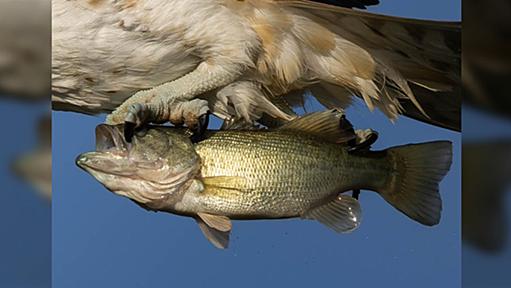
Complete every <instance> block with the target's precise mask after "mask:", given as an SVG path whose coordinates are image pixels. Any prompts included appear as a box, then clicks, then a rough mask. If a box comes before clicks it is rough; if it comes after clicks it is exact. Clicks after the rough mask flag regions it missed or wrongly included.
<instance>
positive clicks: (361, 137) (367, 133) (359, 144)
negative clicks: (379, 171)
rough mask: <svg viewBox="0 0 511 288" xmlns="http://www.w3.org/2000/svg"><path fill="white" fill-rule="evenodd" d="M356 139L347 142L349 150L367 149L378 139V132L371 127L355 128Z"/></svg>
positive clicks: (359, 150) (351, 151)
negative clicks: (364, 128)
mask: <svg viewBox="0 0 511 288" xmlns="http://www.w3.org/2000/svg"><path fill="white" fill-rule="evenodd" d="M355 134H356V135H357V137H356V139H353V142H352V143H349V145H350V147H349V152H350V153H357V152H363V151H369V149H371V145H373V144H374V142H376V140H378V132H376V131H374V130H372V129H366V130H356V131H355Z"/></svg>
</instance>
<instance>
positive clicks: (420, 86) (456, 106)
mask: <svg viewBox="0 0 511 288" xmlns="http://www.w3.org/2000/svg"><path fill="white" fill-rule="evenodd" d="M273 2H274V3H277V4H279V5H281V6H283V7H289V8H292V9H298V10H303V11H305V12H306V13H307V14H308V15H312V17H315V21H317V22H318V23H320V24H322V25H324V26H326V27H328V28H329V29H330V30H331V31H334V32H335V33H336V34H338V35H340V36H342V37H343V38H345V39H347V40H349V41H351V42H353V43H355V44H356V45H358V46H360V47H362V48H363V49H365V50H366V51H368V52H369V53H370V54H371V56H372V57H374V58H375V59H376V60H377V62H380V63H383V66H384V67H386V68H385V69H387V68H388V70H389V71H385V72H386V74H387V75H389V74H391V73H395V72H397V73H399V77H393V78H394V79H399V78H402V79H404V80H406V83H405V84H404V85H403V83H389V81H387V83H385V85H386V86H387V88H388V89H386V92H390V93H392V92H393V91H394V92H396V91H395V90H407V89H406V86H409V90H411V91H412V92H413V95H411V97H399V92H396V96H397V97H396V98H398V99H399V101H400V102H401V105H402V106H403V110H404V114H405V115H407V116H409V117H412V118H415V119H418V120H420V121H424V122H427V123H430V124H434V125H437V126H441V127H446V128H449V129H452V130H458V131H459V130H460V126H461V124H460V111H461V90H460V66H461V64H460V63H461V24H460V23H459V22H441V21H430V20H417V19H407V18H400V17H392V16H385V15H379V14H373V13H368V12H365V11H360V10H353V9H347V8H343V7H337V6H333V5H328V4H324V3H319V2H317V1H304V0H274V1H273ZM322 2H328V1H322ZM330 2H331V1H330ZM391 78H392V77H391ZM398 82H399V81H398ZM406 84H407V85H406ZM403 87H405V89H403ZM394 88H396V89H394ZM322 90H325V89H322ZM326 90H332V89H326ZM313 92H314V91H313ZM323 92H324V91H323ZM404 92H405V94H409V92H406V91H404ZM345 93H346V92H345V91H340V90H335V89H334V91H331V93H329V94H322V95H319V94H318V95H314V96H319V98H320V99H319V100H320V102H322V103H323V102H335V99H333V98H332V97H334V98H341V97H342V96H341V97H339V96H338V95H342V94H345ZM401 93H402V91H401ZM336 94H338V95H336ZM408 96H410V95H408ZM415 100H416V101H417V102H418V104H420V105H417V103H414V102H415ZM420 108H422V109H423V110H424V112H425V113H423V112H422V111H420ZM384 112H385V111H384Z"/></svg>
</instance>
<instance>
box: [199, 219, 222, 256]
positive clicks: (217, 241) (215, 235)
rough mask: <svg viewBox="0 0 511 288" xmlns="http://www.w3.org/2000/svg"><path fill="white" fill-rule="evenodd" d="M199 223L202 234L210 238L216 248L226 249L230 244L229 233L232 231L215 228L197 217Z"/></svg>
mask: <svg viewBox="0 0 511 288" xmlns="http://www.w3.org/2000/svg"><path fill="white" fill-rule="evenodd" d="M195 221H197V224H199V228H200V230H201V231H202V234H204V236H205V237H206V239H208V241H209V242H210V243H211V244H213V245H214V246H215V247H216V248H219V249H225V248H227V246H229V235H230V233H231V231H226V232H223V231H219V230H216V229H215V228H211V227H210V226H208V224H206V223H205V222H204V221H203V220H202V219H201V218H199V217H197V218H195Z"/></svg>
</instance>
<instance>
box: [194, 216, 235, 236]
mask: <svg viewBox="0 0 511 288" xmlns="http://www.w3.org/2000/svg"><path fill="white" fill-rule="evenodd" d="M197 216H199V217H200V219H202V221H204V223H206V224H207V225H208V226H209V227H211V228H213V229H216V230H219V231H222V232H228V231H231V229H232V224H231V219H229V217H226V216H220V215H213V214H208V213H202V212H199V213H197Z"/></svg>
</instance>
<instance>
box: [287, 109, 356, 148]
mask: <svg viewBox="0 0 511 288" xmlns="http://www.w3.org/2000/svg"><path fill="white" fill-rule="evenodd" d="M278 130H286V131H287V130H289V131H298V132H302V133H306V134H310V135H314V136H317V137H321V138H323V139H325V140H327V141H330V142H334V143H345V142H348V141H350V140H352V139H355V137H356V135H355V131H354V130H353V126H352V125H351V123H350V122H349V121H348V120H347V119H346V117H345V116H344V112H342V111H340V110H337V109H331V110H327V111H323V112H315V113H311V114H308V115H305V116H302V117H299V118H296V119H294V120H292V121H290V122H288V123H286V124H284V125H283V126H281V127H279V128H278Z"/></svg>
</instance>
